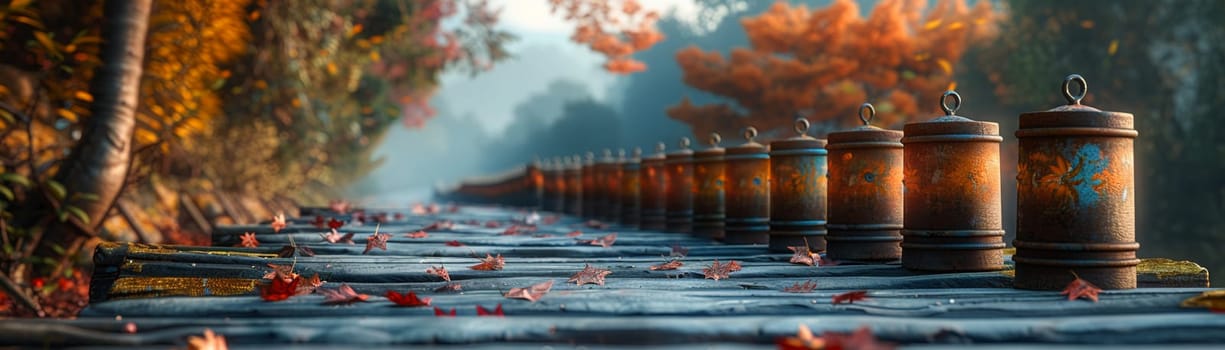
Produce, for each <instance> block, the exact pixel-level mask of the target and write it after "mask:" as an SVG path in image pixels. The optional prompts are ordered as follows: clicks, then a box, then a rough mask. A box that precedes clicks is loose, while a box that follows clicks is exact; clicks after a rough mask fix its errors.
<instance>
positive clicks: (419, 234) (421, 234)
mask: <svg viewBox="0 0 1225 350" xmlns="http://www.w3.org/2000/svg"><path fill="white" fill-rule="evenodd" d="M404 236H405V237H408V238H413V239H417V238H426V237H429V236H430V234H428V233H425V231H417V232H410V233H406V234H404Z"/></svg>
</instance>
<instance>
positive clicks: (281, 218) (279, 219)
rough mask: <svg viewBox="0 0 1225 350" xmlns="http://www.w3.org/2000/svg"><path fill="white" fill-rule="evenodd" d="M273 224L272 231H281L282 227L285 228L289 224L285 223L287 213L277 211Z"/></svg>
mask: <svg viewBox="0 0 1225 350" xmlns="http://www.w3.org/2000/svg"><path fill="white" fill-rule="evenodd" d="M271 225H272V232H276V233H281V229H284V228H285V226H288V225H287V224H286V223H285V213H277V214H276V216H273V217H272V224H271Z"/></svg>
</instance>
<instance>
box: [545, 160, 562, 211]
mask: <svg viewBox="0 0 1225 350" xmlns="http://www.w3.org/2000/svg"><path fill="white" fill-rule="evenodd" d="M541 165H542V167H541V170H542V171H543V172H544V210H546V211H551V212H555V213H560V212H562V211H563V210H565V208H566V204H565V203H566V197H565V192H566V190H565V188H566V184H565V169H564V168H563V165H562V163H561V160H559V159H557V158H553V159H545V160H544V162H543V163H541Z"/></svg>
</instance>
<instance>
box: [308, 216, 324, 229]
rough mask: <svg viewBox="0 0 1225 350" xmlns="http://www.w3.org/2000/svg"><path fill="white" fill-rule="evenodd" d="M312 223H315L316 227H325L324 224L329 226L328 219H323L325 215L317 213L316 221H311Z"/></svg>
mask: <svg viewBox="0 0 1225 350" xmlns="http://www.w3.org/2000/svg"><path fill="white" fill-rule="evenodd" d="M310 223H311V225H315V228H323V227H324V226H327V221H323V215H315V221H311V222H310Z"/></svg>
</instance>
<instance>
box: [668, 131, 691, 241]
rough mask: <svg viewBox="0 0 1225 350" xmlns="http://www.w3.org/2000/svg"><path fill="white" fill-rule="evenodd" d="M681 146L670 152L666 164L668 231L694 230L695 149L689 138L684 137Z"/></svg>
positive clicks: (688, 231) (682, 231) (687, 231)
mask: <svg viewBox="0 0 1225 350" xmlns="http://www.w3.org/2000/svg"><path fill="white" fill-rule="evenodd" d="M680 146H681V148H680V149H678V150H675V151H672V152H668V155H667V157H666V158H665V160H664V166H665V168H667V173H668V186H667V188H666V190H664V192H665V193H667V196H668V203H667V230H668V232H679V233H690V232H693V150H691V149H689V138H688V137H682V138H681V142H680Z"/></svg>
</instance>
